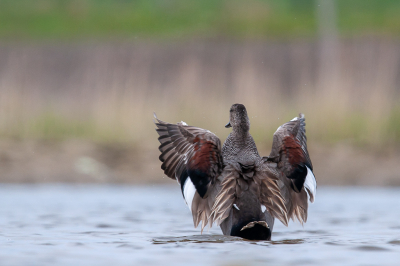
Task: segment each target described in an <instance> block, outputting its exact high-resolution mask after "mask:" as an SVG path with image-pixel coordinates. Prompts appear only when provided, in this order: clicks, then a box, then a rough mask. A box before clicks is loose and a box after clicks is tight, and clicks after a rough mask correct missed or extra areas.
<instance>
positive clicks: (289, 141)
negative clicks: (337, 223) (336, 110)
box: [263, 114, 317, 223]
mask: <svg viewBox="0 0 400 266" xmlns="http://www.w3.org/2000/svg"><path fill="white" fill-rule="evenodd" d="M263 159H264V161H265V162H264V166H266V167H268V169H269V170H270V171H271V172H274V173H275V175H276V176H278V178H279V180H280V182H279V187H280V189H281V194H282V196H283V197H284V199H285V204H286V209H287V211H288V217H289V218H292V219H293V220H294V218H297V219H298V220H299V221H300V222H301V223H303V222H306V221H307V209H308V200H307V199H308V197H309V198H310V201H311V202H314V199H315V195H316V190H317V181H316V179H315V176H314V174H313V166H312V163H311V159H310V156H309V154H308V150H307V138H306V130H305V119H304V115H303V114H300V115H299V117H295V118H294V119H292V120H291V121H289V122H287V123H285V124H283V125H282V126H280V127H279V128H278V129H277V131H276V132H275V134H274V138H273V143H272V150H271V153H270V155H269V156H268V157H264V158H263Z"/></svg>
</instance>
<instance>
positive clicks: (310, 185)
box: [304, 166, 317, 202]
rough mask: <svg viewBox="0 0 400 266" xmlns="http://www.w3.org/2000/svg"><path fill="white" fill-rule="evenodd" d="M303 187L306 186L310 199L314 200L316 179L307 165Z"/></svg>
mask: <svg viewBox="0 0 400 266" xmlns="http://www.w3.org/2000/svg"><path fill="white" fill-rule="evenodd" d="M306 167H307V166H306ZM304 187H305V188H306V191H307V194H308V197H309V199H310V201H311V202H314V199H315V196H316V195H317V181H316V180H315V176H314V174H313V172H312V171H311V169H310V168H308V167H307V176H306V181H305V182H304ZM310 194H311V195H310Z"/></svg>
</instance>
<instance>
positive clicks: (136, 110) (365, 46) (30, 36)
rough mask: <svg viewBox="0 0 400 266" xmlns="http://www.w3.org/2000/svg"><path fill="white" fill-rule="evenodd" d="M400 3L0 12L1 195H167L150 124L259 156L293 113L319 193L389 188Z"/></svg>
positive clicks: (219, 2)
mask: <svg viewBox="0 0 400 266" xmlns="http://www.w3.org/2000/svg"><path fill="white" fill-rule="evenodd" d="M399 14H400V1H397V0H352V1H346V0H249V1H239V0H34V1H33V0H1V1H0V169H1V174H0V182H12V183H14V182H18V183H19V182H28V183H39V182H40V183H42V182H84V183H93V182H94V183H149V182H150V183H154V182H158V183H160V182H171V181H170V180H167V178H165V177H164V176H163V173H162V170H161V169H160V165H161V163H160V162H159V161H158V156H159V152H158V145H159V143H158V141H157V134H156V132H155V130H154V128H155V126H154V124H153V112H156V113H157V115H158V117H159V118H160V119H161V120H164V121H168V122H173V123H176V122H179V121H181V120H183V121H185V122H186V123H188V124H189V125H195V126H199V127H203V128H206V129H209V130H211V131H212V132H214V133H216V134H217V136H219V137H220V138H221V140H222V141H224V140H225V138H226V137H227V135H228V134H229V132H230V130H228V129H225V128H224V125H225V124H226V123H227V122H228V119H229V112H228V111H229V108H230V106H231V105H232V104H233V103H242V104H244V105H245V106H246V107H247V110H248V114H249V116H250V119H251V123H252V124H251V134H252V135H253V137H254V139H255V141H256V143H257V145H258V148H259V151H260V154H261V155H268V154H269V151H270V148H271V144H272V135H273V133H274V132H275V130H276V129H277V128H278V127H279V126H280V125H281V124H283V123H284V122H286V121H288V120H290V119H292V118H293V117H295V116H296V115H297V114H298V113H299V112H302V113H304V114H305V116H306V122H307V137H308V145H309V152H310V155H311V159H312V161H313V164H314V170H315V174H316V178H317V180H318V184H319V185H382V186H398V185H400V177H399V172H400V164H399V162H400V38H399V37H400V16H399Z"/></svg>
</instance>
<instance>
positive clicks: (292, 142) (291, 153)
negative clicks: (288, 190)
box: [282, 135, 312, 192]
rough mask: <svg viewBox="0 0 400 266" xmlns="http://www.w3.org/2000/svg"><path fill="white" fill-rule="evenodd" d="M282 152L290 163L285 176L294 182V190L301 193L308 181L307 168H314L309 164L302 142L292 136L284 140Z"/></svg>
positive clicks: (287, 165) (292, 184) (292, 185)
mask: <svg viewBox="0 0 400 266" xmlns="http://www.w3.org/2000/svg"><path fill="white" fill-rule="evenodd" d="M282 152H283V153H284V156H285V157H286V158H287V161H288V164H286V168H285V169H284V171H285V174H286V176H287V178H289V179H291V180H292V183H291V187H292V189H293V190H294V191H296V192H300V191H301V189H302V187H303V185H304V182H305V180H306V176H307V167H308V168H310V169H312V166H311V165H310V163H308V162H307V159H306V158H305V155H304V152H303V149H302V147H301V144H300V142H299V141H297V140H296V138H295V137H294V136H292V135H289V136H286V137H284V138H283V146H282Z"/></svg>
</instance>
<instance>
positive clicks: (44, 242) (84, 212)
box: [0, 184, 400, 265]
mask: <svg viewBox="0 0 400 266" xmlns="http://www.w3.org/2000/svg"><path fill="white" fill-rule="evenodd" d="M0 199H1V200H0V262H1V263H0V264H1V265H400V189H384V188H341V187H338V188H324V187H321V188H319V189H318V194H317V199H316V202H315V203H314V204H312V205H310V208H309V219H308V222H307V223H306V224H305V225H304V227H302V226H301V225H299V224H298V223H293V222H291V223H290V225H289V227H287V228H286V227H284V226H283V225H282V224H280V223H279V222H276V223H275V224H276V226H275V228H274V233H273V235H272V241H246V240H242V239H240V238H235V237H227V236H223V235H221V231H220V229H219V228H217V227H213V228H212V229H210V230H208V231H207V230H205V232H204V233H203V235H201V234H200V230H198V229H194V228H193V224H192V218H191V214H190V213H189V210H188V208H187V207H186V205H185V203H184V201H183V199H182V195H181V193H180V190H179V187H178V186H177V185H176V184H174V185H173V186H172V185H171V186H91V185H79V186H69V185H0Z"/></svg>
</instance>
